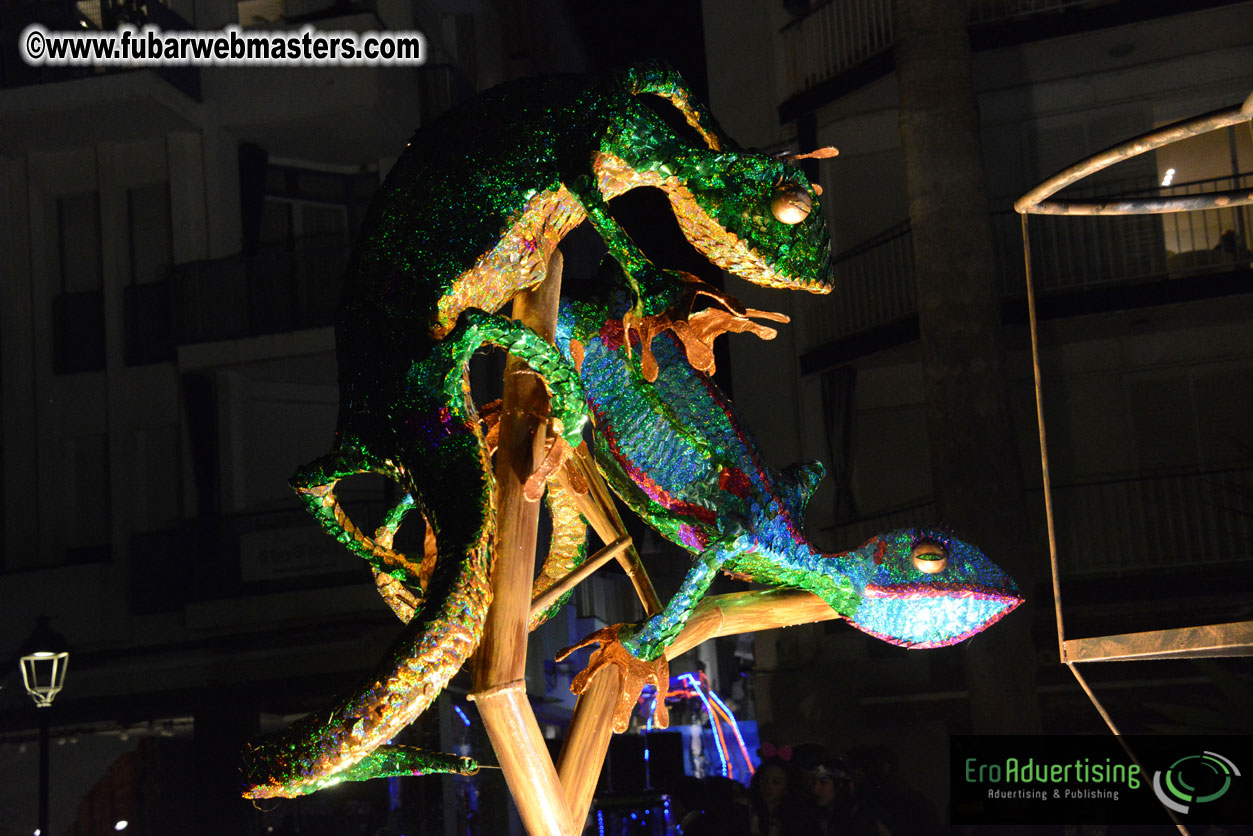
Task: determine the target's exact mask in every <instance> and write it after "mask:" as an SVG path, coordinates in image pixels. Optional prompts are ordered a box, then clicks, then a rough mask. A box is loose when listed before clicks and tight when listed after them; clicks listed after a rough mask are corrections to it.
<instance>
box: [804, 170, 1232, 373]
mask: <svg viewBox="0 0 1253 836" xmlns="http://www.w3.org/2000/svg"><path fill="white" fill-rule="evenodd" d="M1125 185H1126V184H1125V183H1106V184H1104V185H1102V186H1100V187H1098V188H1097V189H1094V190H1092V191H1093V192H1094V193H1097V194H1102V195H1114V194H1121V195H1126V196H1133V195H1136V194H1137V193H1144V192H1145V191H1146V190H1145V189H1144V188H1143V181H1142V180H1141V181H1139V182H1138V183H1137V184H1136V185H1138V186H1140V188H1139V190H1138V191H1137V190H1133V189H1127V188H1125ZM1249 186H1253V173H1246V174H1240V175H1238V176H1234V177H1215V178H1210V179H1206V180H1196V181H1191V182H1188V183H1180V184H1178V185H1175V186H1170V187H1166V188H1162V187H1158V188H1155V189H1152V190H1151V191H1152V192H1153V193H1156V194H1161V195H1170V194H1196V193H1198V192H1211V191H1221V190H1225V189H1232V188H1247V187H1249ZM1077 191H1078V190H1076V192H1077ZM991 221H992V233H993V237H992V241H993V247H994V255H995V258H996V264H997V270H998V272H999V274H1000V282H1001V292H1002V293H1004V294H1005V296H1007V297H1021V296H1022V295H1023V294H1024V293H1025V292H1026V285H1025V282H1024V280H1023V262H1022V220H1021V217H1020V216H1019V215H1018V214H1017V213H1015V212H1012V211H1005V212H995V213H993V214H992V216H991ZM1030 228H1031V256H1032V264H1031V266H1032V272H1033V276H1034V280H1035V285H1036V291H1037V293H1039V294H1041V295H1047V294H1049V293H1055V292H1062V291H1067V290H1073V289H1077V288H1093V287H1109V286H1115V285H1120V284H1122V285H1125V284H1134V283H1137V282H1143V281H1147V280H1156V279H1164V278H1172V279H1173V278H1182V277H1185V276H1190V275H1199V274H1202V273H1207V272H1221V271H1227V270H1231V269H1233V268H1234V267H1238V266H1245V267H1248V266H1253V258H1251V256H1250V251H1249V250H1250V248H1249V242H1250V241H1251V240H1253V212H1248V211H1242V210H1241V209H1240V208H1227V209H1207V210H1204V211H1199V212H1188V213H1180V214H1176V215H1143V216H1124V217H1091V216H1075V217H1065V216H1055V215H1039V216H1035V217H1032V218H1031V222H1030ZM833 264H834V265H835V290H834V292H832V293H831V295H829V296H827V297H824V298H822V299H819V300H814V301H813V302H811V303H810V306H809V308H808V309H807V313H806V315H805V319H804V323H803V330H802V331H801V339H802V345H803V347H804V350H805V351H811V350H813V349H815V348H818V347H819V346H822V345H824V344H825V343H828V342H831V341H832V340H836V339H840V338H843V337H847V336H849V335H852V334H856V333H859V332H861V331H864V330H866V329H869V328H874V327H877V326H880V325H885V324H888V323H891V322H895V321H898V320H900V319H903V318H905V317H907V316H910V315H911V314H913V313H914V312H915V311H916V310H917V301H916V299H917V297H916V290H915V285H914V258H913V237H912V235H911V234H910V228H909V222H908V221H904V222H902V223H898V224H896V225H894V226H891V227H889V228H888V229H886V230H884V231H883V232H881V233H879V234H878V235H875V236H873V237H872V238H869V239H867V240H865V241H863V242H861V243H859V244H857V245H856V246H854V247H850V248H849V249H847V250H844V251H843V252H841V253H839V254H837V255H836V256H835V258H834V259H833Z"/></svg>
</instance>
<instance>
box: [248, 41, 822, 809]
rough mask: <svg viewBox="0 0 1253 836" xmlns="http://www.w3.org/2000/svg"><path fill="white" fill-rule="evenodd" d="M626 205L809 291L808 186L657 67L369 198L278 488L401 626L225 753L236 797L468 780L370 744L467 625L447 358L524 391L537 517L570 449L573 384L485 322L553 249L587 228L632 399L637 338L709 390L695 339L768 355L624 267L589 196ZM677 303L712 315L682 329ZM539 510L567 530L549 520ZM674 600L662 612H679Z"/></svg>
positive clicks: (463, 426) (457, 138)
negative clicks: (547, 404) (491, 358)
mask: <svg viewBox="0 0 1253 836" xmlns="http://www.w3.org/2000/svg"><path fill="white" fill-rule="evenodd" d="M645 97H655V98H656V99H657V100H659V101H660V102H661V104H662V106H663V107H673V109H674V110H675V111H676V112H677V113H678V114H679V115H680V116H681V117H682V119H683V120H684V121H686V122H687V124H688V125H690V126H691V128H692V129H694V130H695V132H696V133H697V134H698V135H699V136H700V137H701V144H700V145H694V144H693V143H691V142H687V141H685V140H683V139H681V138H680V137H679V135H678V134H677V133H676V131H675V130H673V129H672V128H671V127H669V125H668V123H667V121H666V120H665V119H663V118H661V117H660V116H659V115H658V114H657V113H656V112H655V111H654V110H653V109H651V108H650V107H647V106H645V104H644V103H643V101H642V100H643V99H644V98H645ZM640 186H651V187H655V188H659V189H661V190H662V191H663V192H665V194H666V195H667V197H668V198H669V200H670V203H671V206H672V208H673V210H674V213H675V216H676V218H677V219H678V221H679V224H680V226H681V228H682V229H683V231H684V234H685V235H686V236H687V238H688V240H689V241H691V243H692V244H693V245H694V246H695V247H696V248H697V249H698V250H700V251H701V252H702V253H703V254H704V255H706V256H707V257H708V258H709V259H710V260H711V261H712V262H713V263H714V264H716V265H718V266H719V267H721V268H723V269H726V270H729V271H731V272H733V273H736V274H737V275H740V276H741V277H743V278H746V279H748V280H749V281H753V282H755V283H758V284H762V285H766V286H774V287H786V288H802V289H806V290H810V291H813V292H819V293H822V292H827V291H828V290H829V289H830V262H829V259H830V245H829V240H828V237H827V233H826V230H825V226H824V224H823V221H822V217H821V213H820V212H813V213H812V214H811V211H810V210H811V208H812V207H813V201H814V197H816V194H817V190H816V187H814V186H812V185H811V184H810V183H809V182H808V181H807V179H806V178H805V177H804V175H803V174H802V173H801V172H800V170H799V169H797V168H795V167H793V166H791V165H788V164H787V162H786V161H785V160H781V159H776V158H773V157H769V156H765V155H762V154H756V153H750V152H745V151H741V150H738V149H737V148H736V147H735V146H734V144H733V143H731V142H730V140H729V139H727V138H726V137H725V136H724V135H723V134H722V133H721V132H720V131H719V129H718V128H717V126H716V125H715V124H714V122H713V120H712V118H710V116H709V115H708V114H707V113H706V112H705V111H704V109H703V108H702V107H701V106H700V105H699V104H698V103H697V102H695V101H694V100H693V99H692V97H691V95H690V92H689V91H688V89H687V87H686V85H685V84H684V83H683V81H682V79H680V78H679V77H678V75H677V74H676V73H675V72H674V71H673V70H671V69H669V68H668V67H665V66H661V65H657V64H645V65H641V66H637V67H632V68H628V69H626V70H623V71H620V72H617V73H613V74H610V75H608V76H605V77H601V78H595V79H591V80H589V79H586V78H573V77H571V78H557V79H552V80H546V81H530V82H518V83H515V84H511V85H505V86H502V87H500V88H497V89H496V90H494V91H491V92H489V93H487V94H485V95H484V96H482V97H480V98H478V99H476V100H474V101H472V102H469V103H468V104H466V105H464V106H462V107H460V108H458V109H456V110H454V111H453V112H452V113H450V114H449V115H448V116H446V117H445V118H444V119H442V120H441V121H440V122H438V123H436V124H435V125H433V126H431V127H430V128H429V129H427V130H424V131H423V132H421V133H419V134H418V135H417V136H416V137H415V138H414V140H413V142H412V143H411V144H410V147H409V148H408V150H407V151H406V153H405V154H404V155H403V156H402V157H401V159H400V160H399V161H398V162H397V163H396V165H395V166H394V168H393V170H392V171H391V173H390V174H389V175H388V177H387V180H386V181H385V182H384V183H383V185H382V186H381V187H380V191H379V194H378V195H377V196H376V198H375V200H374V203H373V204H372V206H371V209H370V211H369V213H368V215H367V217H366V220H365V222H364V224H363V227H362V230H361V233H360V237H359V240H358V242H357V246H356V248H355V250H354V253H353V256H352V259H351V261H350V263H349V266H348V275H347V278H346V287H345V291H344V297H343V303H342V306H341V311H340V314H339V317H338V320H337V323H336V340H337V346H338V354H339V364H340V395H341V399H340V414H339V421H338V427H337V432H336V439H335V445H334V448H333V450H332V452H331V453H330V454H328V455H327V456H325V457H323V458H322V459H319V460H318V461H316V462H313V463H312V464H310V465H308V466H306V467H304V468H302V469H301V470H300V471H299V472H298V473H297V474H296V476H295V477H293V479H292V484H293V487H295V489H296V490H297V491H298V493H299V494H300V495H301V496H302V497H303V498H304V501H305V502H306V504H307V505H308V507H309V509H310V510H311V511H312V513H313V514H314V515H315V517H316V518H317V519H318V520H319V522H320V523H321V525H322V526H323V527H324V528H325V529H326V530H327V531H328V532H329V533H331V534H332V535H333V536H334V537H336V539H337V540H339V541H340V542H341V543H343V544H344V545H345V546H346V547H347V548H348V549H349V550H350V551H351V552H352V553H354V554H356V555H358V556H360V557H361V558H363V559H365V560H366V561H367V562H368V563H369V564H370V565H371V567H372V568H373V569H374V571H375V576H376V580H377V582H378V585H379V590H380V593H381V594H383V596H384V598H385V599H386V600H387V601H388V603H389V604H390V605H391V606H392V608H393V609H394V610H395V611H396V613H397V615H398V616H399V617H400V618H401V619H402V620H404V621H405V622H406V627H405V629H404V631H403V632H402V634H401V636H400V638H399V639H398V640H397V641H396V643H395V644H394V645H393V646H392V648H391V649H390V651H389V653H388V655H387V657H386V659H385V662H384V663H383V664H382V665H380V667H379V669H378V670H377V671H376V672H375V673H373V674H372V675H371V676H369V677H367V678H366V679H364V680H363V681H362V682H361V683H360V684H359V685H358V686H357V687H356V688H354V689H353V690H352V691H351V692H350V693H348V694H347V695H345V696H344V697H343V698H342V699H341V700H340V701H339V702H338V703H337V704H336V705H335V706H334V707H332V708H331V709H329V710H327V711H324V712H319V713H316V714H313V715H310V716H309V717H306V718H304V719H302V720H300V721H298V722H297V723H296V724H294V725H293V726H292V727H290V728H289V729H287V730H285V731H283V732H280V733H278V734H276V735H271V736H268V737H266V738H262V739H261V740H259V741H258V742H256V743H255V744H253V745H251V746H249V747H248V749H247V751H246V752H245V766H244V778H245V782H246V784H247V787H246V791H245V796H246V797H249V798H266V797H273V796H297V795H302V794H306V793H310V792H314V791H316V790H318V789H321V788H323V787H326V786H330V785H333V784H335V783H338V782H340V781H344V780H364V779H368V778H371V777H382V776H390V775H410V774H422V773H426V772H449V771H456V772H466V771H472V770H473V769H474V764H473V762H471V761H469V760H468V759H458V758H453V757H451V756H447V755H439V754H431V753H427V752H422V751H419V750H416V749H412V748H410V747H404V746H395V745H391V744H390V743H389V741H390V740H391V739H392V738H393V737H394V736H395V735H396V734H397V733H398V732H399V731H401V730H402V729H403V728H404V727H405V726H406V725H408V724H409V723H410V722H411V721H412V720H413V719H414V718H415V717H416V716H417V715H418V714H419V713H421V712H422V711H423V710H424V709H425V708H426V707H427V706H428V705H429V704H430V703H431V701H432V700H433V699H434V698H435V696H436V695H437V694H438V693H439V691H440V690H442V688H443V687H444V686H445V685H446V684H447V682H448V680H449V679H450V678H451V677H452V676H453V674H454V673H456V671H457V670H458V669H459V668H460V667H461V665H462V664H463V663H464V662H465V660H466V659H468V658H469V656H470V655H471V654H472V653H473V651H474V649H475V647H476V645H477V643H478V640H479V636H480V633H481V631H482V627H483V622H484V619H485V615H486V611H487V607H488V605H489V604H490V598H491V593H490V588H489V585H488V574H489V570H490V564H491V551H492V549H491V546H492V544H491V538H492V533H493V528H494V526H493V522H494V520H493V517H494V508H493V505H492V497H491V492H492V477H491V469H490V462H489V458H488V452H487V447H486V444H485V440H484V438H483V434H482V431H481V428H480V423H479V420H478V416H477V414H476V411H475V408H474V405H473V403H472V402H471V400H470V398H469V392H468V391H467V390H468V385H467V383H466V381H467V374H466V368H467V364H468V362H469V359H470V356H471V355H472V354H473V353H474V352H475V351H476V350H477V349H478V348H479V347H480V346H482V345H484V344H493V345H497V346H500V347H503V348H504V349H505V350H506V351H508V352H509V353H511V354H513V355H514V356H517V357H520V358H522V359H524V360H525V361H526V362H528V363H529V364H530V365H531V366H532V368H534V369H535V370H536V371H537V372H538V373H539V374H540V375H541V376H542V377H543V378H544V380H545V383H546V385H547V387H548V390H549V393H550V396H551V412H552V419H551V424H552V429H553V435H554V436H555V439H556V442H555V443H554V445H553V448H552V453H551V455H550V456H549V459H548V460H547V461H546V462H545V463H544V464H543V465H542V466H541V468H540V471H539V472H538V473H537V474H536V475H535V476H533V477H532V480H531V483H528V491H529V492H531V493H532V494H534V495H536V496H538V495H539V493H540V492H541V491H542V489H543V482H544V480H545V478H546V475H547V474H549V473H551V472H552V471H553V470H554V469H555V468H556V467H558V466H559V465H560V463H561V461H562V459H563V457H564V456H565V455H567V454H568V452H569V449H570V447H571V446H573V445H577V444H578V443H579V440H580V438H581V435H582V429H583V425H584V423H585V420H586V416H585V411H586V403H585V401H584V393H583V390H582V387H581V385H580V381H579V376H578V374H577V373H576V370H575V368H574V364H572V363H571V362H570V360H568V359H567V358H566V357H563V356H562V355H561V354H560V353H559V352H558V351H557V350H556V349H555V348H553V347H552V346H550V345H548V344H547V343H545V342H544V341H543V340H541V339H539V338H538V337H537V336H536V335H535V334H534V333H533V332H531V331H530V330H528V329H527V328H525V327H523V326H521V325H519V324H517V323H514V322H512V321H510V320H507V319H505V318H504V317H501V316H500V315H498V314H496V313H495V311H497V310H499V309H500V308H501V307H502V306H503V305H504V304H505V303H506V302H508V301H509V299H510V298H511V297H512V296H513V295H514V294H515V293H516V292H518V291H519V290H522V289H525V288H529V287H533V286H535V285H538V284H539V283H540V282H541V281H543V279H544V275H545V270H546V268H547V265H548V263H549V259H550V257H551V255H552V253H553V252H554V250H555V249H556V247H557V244H558V243H559V242H560V241H561V239H562V238H563V237H564V236H565V235H566V234H567V233H568V232H569V231H570V230H571V229H573V228H574V227H575V226H577V225H578V224H579V223H581V222H582V221H584V220H587V221H588V222H589V223H590V224H591V226H592V227H593V229H594V230H595V231H596V232H597V233H598V234H599V236H600V237H601V239H602V240H603V241H604V242H605V244H606V247H607V249H608V251H609V255H610V256H611V257H612V258H613V259H614V260H615V261H616V263H617V264H618V265H620V267H621V270H622V275H623V283H624V285H625V299H626V302H625V304H623V305H622V306H621V313H620V316H621V320H620V321H619V327H620V328H625V329H626V331H627V332H630V333H634V334H635V335H636V338H637V339H638V340H639V349H640V356H639V361H638V362H639V364H640V368H641V374H642V375H643V378H644V380H645V381H647V380H651V379H654V378H656V377H657V375H658V372H659V368H658V365H657V362H656V359H655V358H654V357H653V355H652V352H651V350H650V348H651V344H652V342H653V340H654V338H656V337H658V336H659V335H662V336H664V337H665V341H666V342H665V344H666V345H669V344H670V342H669V341H671V340H672V337H671V334H673V338H677V339H678V340H679V341H680V342H681V343H682V346H683V351H684V352H685V353H686V359H685V361H684V362H685V364H686V363H690V364H691V366H694V367H696V368H697V369H701V370H709V369H710V368H712V353H711V352H710V344H711V342H712V340H713V339H714V337H716V335H717V334H719V333H722V332H725V331H728V330H734V331H749V332H753V333H757V334H758V335H761V336H766V335H768V334H770V333H771V332H770V331H769V329H767V328H765V327H764V326H761V325H759V324H757V323H754V322H752V321H751V320H752V318H753V317H758V318H761V317H766V318H770V316H771V315H769V314H764V313H762V312H759V311H751V310H747V309H745V308H744V307H743V306H741V305H739V303H738V302H736V301H735V300H733V299H731V298H729V297H726V296H724V295H723V294H721V293H719V292H718V291H716V290H714V289H712V288H710V287H708V286H707V285H703V284H701V283H699V282H696V281H694V280H692V279H691V278H690V277H688V276H685V275H682V274H678V273H673V272H668V271H664V270H661V269H659V268H657V267H656V266H654V265H653V264H651V263H650V262H649V261H648V260H647V259H646V258H645V257H644V256H643V254H642V253H641V252H640V251H639V250H638V248H637V247H636V246H635V245H634V244H633V243H632V242H631V240H630V238H629V237H628V236H627V235H626V233H625V232H624V231H623V230H622V228H621V227H620V226H619V225H618V224H617V223H616V222H615V221H614V219H613V218H612V217H611V216H610V214H609V211H608V201H609V200H610V199H611V198H613V197H615V196H617V195H619V194H622V193H624V192H626V191H628V190H630V189H633V188H637V187H640ZM700 296H706V297H709V298H710V299H712V300H713V301H714V303H715V306H714V307H711V308H708V309H706V310H705V311H701V312H700V313H699V314H693V313H691V310H692V308H691V303H692V301H693V300H695V299H696V298H698V297H700ZM667 332H669V333H667ZM696 431H697V432H699V429H698V430H696ZM361 473H375V474H380V475H383V476H385V477H386V478H388V479H391V480H392V481H394V482H395V483H396V484H398V485H399V486H400V487H401V489H402V491H403V492H404V500H403V501H402V502H401V503H400V504H399V505H397V507H396V508H395V509H393V510H392V511H391V512H390V513H389V515H388V516H387V518H386V520H385V521H384V523H383V525H382V526H381V527H380V529H379V530H378V532H376V534H375V535H374V536H373V537H371V536H368V535H366V534H365V533H363V532H361V531H360V530H358V529H357V527H356V526H355V525H353V523H352V522H351V520H349V519H348V517H347V515H346V514H345V513H344V512H343V510H342V509H341V508H340V505H339V503H338V501H337V499H336V495H335V487H336V485H337V484H338V482H339V481H340V480H341V479H343V478H346V477H349V476H352V475H356V474H361ZM616 481H618V482H620V481H621V480H616ZM622 487H623V486H622V485H621V484H620V485H619V489H620V490H621V489H622ZM552 493H553V494H554V495H555V494H556V492H552ZM550 504H553V505H554V515H555V516H560V517H562V518H563V519H566V518H569V516H570V515H569V514H568V513H559V511H560V508H558V507H557V506H562V505H563V503H562V502H561V501H560V500H557V501H555V502H554V501H553V499H552V498H551V497H550ZM415 508H416V509H417V510H418V511H420V513H421V515H422V516H423V517H424V518H425V520H426V523H427V538H428V539H427V548H426V554H425V557H424V558H423V559H422V560H420V561H418V560H410V559H409V558H408V557H406V556H405V555H403V554H401V553H399V552H396V551H394V550H393V549H392V548H391V543H392V537H393V536H394V534H395V532H396V530H397V528H398V527H399V526H400V524H401V522H402V521H403V519H404V518H405V516H406V514H408V513H410V512H411V511H412V510H413V509H415ZM576 527H577V524H576ZM566 533H567V534H568V533H569V532H568V531H567V532H566ZM566 539H567V540H571V539H572V538H570V537H567V538H566ZM698 585H699V584H698ZM706 585H707V584H706ZM701 591H703V587H702V588H701ZM681 594H683V595H686V596H687V597H686V598H683V599H682V601H686V600H689V599H691V598H692V595H691V592H690V591H689V592H686V593H681ZM682 601H680V603H679V604H674V603H672V605H671V606H670V607H668V608H667V612H668V613H670V612H672V611H674V610H676V609H680V610H682V609H685V608H686V607H685V605H684V604H683V603H682ZM633 640H634V646H633V649H634V650H636V652H637V653H639V652H641V651H642V655H644V656H645V657H647V656H649V655H650V654H651V653H652V651H653V649H655V647H656V646H658V642H659V641H664V639H661V638H660V637H659V638H656V639H654V638H649V634H648V633H647V632H642V633H639V634H637V635H635V636H634V639H633Z"/></svg>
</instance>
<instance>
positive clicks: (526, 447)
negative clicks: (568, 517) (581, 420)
mask: <svg viewBox="0 0 1253 836" xmlns="http://www.w3.org/2000/svg"><path fill="white" fill-rule="evenodd" d="M561 267H562V262H561V253H560V252H559V251H558V252H554V253H553V256H552V259H551V260H550V261H549V263H548V277H547V278H546V279H545V280H544V282H543V283H542V284H541V285H540V286H539V287H538V288H536V289H535V290H534V291H531V292H524V293H519V294H518V295H517V296H515V297H514V305H513V315H514V317H515V318H516V319H519V320H521V321H522V322H523V323H524V324H525V325H527V326H529V327H530V328H531V329H532V330H534V331H535V332H536V333H538V334H539V335H540V336H541V337H543V338H544V339H547V340H549V341H550V342H551V341H552V339H553V337H554V335H555V332H556V323H557V303H558V301H559V299H560V296H561ZM547 403H548V399H547V393H546V391H545V390H544V386H543V384H542V382H541V381H540V380H539V378H538V377H537V376H536V375H535V374H534V373H533V372H532V371H530V370H529V369H528V368H527V367H526V366H525V364H524V363H522V361H520V360H516V359H515V358H513V357H510V358H509V360H508V361H507V363H506V366H505V392H504V403H503V406H502V408H501V415H500V446H499V448H498V449H497V451H496V486H497V487H496V509H497V511H496V532H497V533H496V541H495V548H496V559H495V564H494V566H493V569H492V593H493V598H492V605H491V608H490V609H489V610H488V613H487V623H486V625H485V627H484V630H483V639H482V642H481V643H480V645H479V649H478V653H477V654H476V656H475V664H474V684H475V694H474V698H475V702H476V703H477V704H478V707H479V713H480V715H481V716H482V718H483V725H484V726H485V727H486V729H487V733H488V737H489V738H490V739H491V742H492V748H493V749H494V750H495V752H496V759H497V762H498V763H499V764H500V767H501V769H502V770H503V771H504V774H505V781H506V782H507V783H508V785H509V791H510V793H511V794H512V795H513V799H514V802H515V803H516V804H517V806H518V812H519V813H520V814H521V817H522V822H523V824H524V825H525V827H526V829H527V832H528V833H530V834H531V836H573V835H574V834H576V833H578V832H579V831H580V830H581V827H578V826H576V825H575V823H574V821H573V820H572V819H571V817H570V810H569V808H568V807H567V805H566V803H565V795H564V793H563V791H562V788H561V784H560V782H559V780H558V778H557V770H556V769H555V768H554V767H553V762H552V758H551V757H549V754H548V749H547V747H546V746H545V744H544V738H543V735H541V734H540V730H539V724H538V723H537V722H536V721H535V714H534V712H533V711H532V710H531V706H530V704H529V703H528V702H527V698H526V684H525V683H526V679H525V675H526V640H527V629H526V628H527V619H528V615H529V611H530V604H531V583H532V576H533V575H534V572H535V540H536V534H537V529H538V522H539V503H538V502H529V501H527V499H526V497H525V495H524V485H525V484H526V481H527V478H528V477H529V476H530V475H531V473H532V472H533V471H534V469H535V467H536V465H537V464H538V463H539V462H540V461H542V460H543V458H544V451H545V442H546V437H547V433H546V431H545V423H544V421H543V419H542V417H541V416H543V415H545V414H546V413H547ZM580 824H581V823H580Z"/></svg>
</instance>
